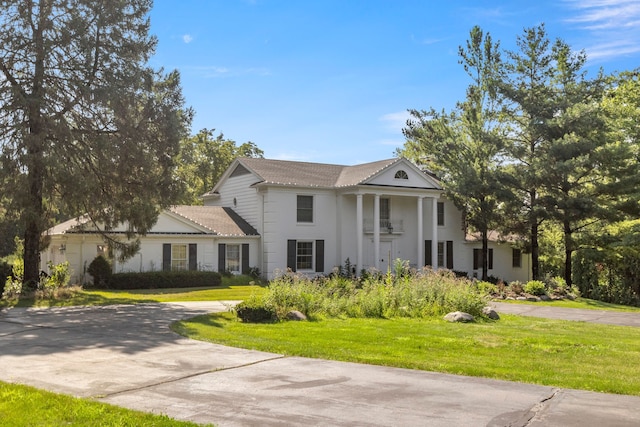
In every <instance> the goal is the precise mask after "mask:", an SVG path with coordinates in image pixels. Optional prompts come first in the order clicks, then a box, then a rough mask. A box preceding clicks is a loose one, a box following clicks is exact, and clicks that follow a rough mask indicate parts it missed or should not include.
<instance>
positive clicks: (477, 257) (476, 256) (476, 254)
mask: <svg viewBox="0 0 640 427" xmlns="http://www.w3.org/2000/svg"><path fill="white" fill-rule="evenodd" d="M480 265H482V249H474V250H473V269H474V270H477V269H479V268H480Z"/></svg>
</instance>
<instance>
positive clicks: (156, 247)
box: [42, 206, 260, 283]
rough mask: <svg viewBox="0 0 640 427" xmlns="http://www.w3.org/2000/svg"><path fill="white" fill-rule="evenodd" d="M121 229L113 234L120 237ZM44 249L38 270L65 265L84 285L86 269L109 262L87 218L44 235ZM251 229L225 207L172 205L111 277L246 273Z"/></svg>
mask: <svg viewBox="0 0 640 427" xmlns="http://www.w3.org/2000/svg"><path fill="white" fill-rule="evenodd" d="M125 229H126V227H121V228H119V229H116V230H114V234H116V235H124V230H125ZM47 234H48V235H49V236H50V238H51V242H50V245H49V248H48V249H47V250H46V251H44V252H43V253H42V269H43V270H45V271H46V266H47V263H48V262H49V261H51V262H53V263H60V262H64V261H69V264H70V267H71V270H72V281H73V282H75V283H87V282H90V281H91V277H90V276H89V275H88V273H87V268H88V267H89V264H90V263H91V261H93V260H94V259H95V258H96V257H97V256H99V255H103V256H105V257H106V258H109V256H110V253H109V248H108V246H107V245H106V244H105V242H104V240H103V238H102V237H101V235H100V234H99V233H98V232H97V230H96V229H95V227H92V226H91V225H90V223H89V221H88V218H86V217H81V218H78V219H72V220H69V221H66V222H64V223H61V224H59V225H57V226H55V227H53V228H51V229H49V230H48V231H47ZM259 238H260V236H259V235H258V233H257V231H256V230H255V228H253V227H252V226H251V225H249V224H248V223H247V222H246V221H244V220H243V219H242V218H241V217H240V216H238V214H236V213H235V212H234V211H233V210H232V209H230V208H224V207H215V206H174V207H171V208H169V209H167V210H164V211H162V212H161V213H160V215H159V217H158V221H157V222H156V224H155V225H154V227H153V228H152V230H151V231H150V232H149V233H147V234H146V235H145V236H141V237H140V251H139V252H138V253H137V254H136V255H135V256H133V257H132V258H129V259H128V260H126V261H124V262H120V261H118V259H117V257H115V258H112V259H111V262H112V265H113V271H114V272H140V271H159V270H208V271H230V272H232V273H241V272H248V270H249V266H250V265H251V260H253V259H258V253H257V250H258V240H259Z"/></svg>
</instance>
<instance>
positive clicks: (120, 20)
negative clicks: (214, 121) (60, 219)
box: [0, 0, 191, 283]
mask: <svg viewBox="0 0 640 427" xmlns="http://www.w3.org/2000/svg"><path fill="white" fill-rule="evenodd" d="M150 8H151V0H40V1H36V0H23V1H3V2H1V3H0V15H1V16H2V20H1V21H0V41H1V42H0V141H1V144H2V171H1V174H2V182H3V184H4V186H3V193H4V194H2V196H3V197H2V198H3V199H8V200H10V206H11V209H13V210H14V211H15V212H18V213H19V215H20V218H21V222H22V224H23V225H24V264H25V277H24V280H25V282H27V283H28V282H36V281H37V280H38V272H39V264H40V251H41V249H42V247H41V244H40V243H41V242H40V237H41V234H42V232H43V231H44V230H45V229H46V228H47V227H48V226H49V225H50V224H51V219H52V217H53V216H54V215H55V213H56V211H58V210H61V209H62V210H67V211H69V212H76V213H77V214H79V213H81V212H84V213H87V214H88V216H89V217H90V219H91V222H92V223H93V225H95V226H99V227H101V231H102V232H103V233H104V234H105V236H108V237H109V236H110V235H109V231H110V230H112V229H113V228H114V227H115V226H116V225H118V224H119V223H122V222H127V223H128V224H129V229H128V233H127V236H126V237H127V238H134V237H135V234H136V233H145V232H146V231H148V230H149V229H150V227H151V226H152V225H153V224H154V223H155V221H156V219H157V215H158V213H159V210H160V208H162V207H164V206H167V205H170V204H172V203H174V201H175V200H176V198H177V194H179V188H178V186H177V185H176V182H175V179H174V174H173V169H174V166H175V164H174V161H175V157H176V156H177V154H178V149H179V141H180V139H181V138H182V137H184V136H185V133H186V130H187V128H188V125H189V122H190V118H191V112H190V111H189V110H184V107H183V104H184V101H183V97H182V94H181V88H180V82H179V75H178V73H177V72H171V73H168V74H165V73H163V72H162V71H158V70H153V69H151V68H150V67H149V66H148V65H147V61H148V59H149V57H150V56H151V55H152V54H153V52H154V48H155V45H156V39H155V38H154V37H152V36H150V35H149V19H148V13H149V10H150ZM109 238H110V239H111V243H112V245H115V246H116V247H117V249H119V251H120V253H121V255H123V256H126V255H128V254H130V253H131V251H133V250H135V248H136V244H135V243H136V242H135V240H134V241H133V243H131V244H129V243H127V242H125V241H120V240H118V239H116V238H115V237H113V236H110V237H109Z"/></svg>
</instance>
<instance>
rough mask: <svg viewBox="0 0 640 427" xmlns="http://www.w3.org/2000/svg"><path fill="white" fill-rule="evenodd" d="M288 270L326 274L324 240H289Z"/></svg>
mask: <svg viewBox="0 0 640 427" xmlns="http://www.w3.org/2000/svg"><path fill="white" fill-rule="evenodd" d="M287 268H290V269H291V271H298V270H303V271H305V270H306V271H316V272H318V273H323V272H324V240H301V241H298V240H287Z"/></svg>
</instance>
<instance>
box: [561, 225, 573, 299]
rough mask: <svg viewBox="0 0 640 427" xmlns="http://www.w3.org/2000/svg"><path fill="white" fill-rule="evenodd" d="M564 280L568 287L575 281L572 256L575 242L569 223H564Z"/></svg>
mask: <svg viewBox="0 0 640 427" xmlns="http://www.w3.org/2000/svg"><path fill="white" fill-rule="evenodd" d="M563 227H564V280H565V282H567V286H569V287H571V285H572V284H573V281H572V280H571V269H572V265H571V255H572V254H573V240H572V238H571V237H572V232H571V224H569V221H566V220H565V221H564V224H563Z"/></svg>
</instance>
